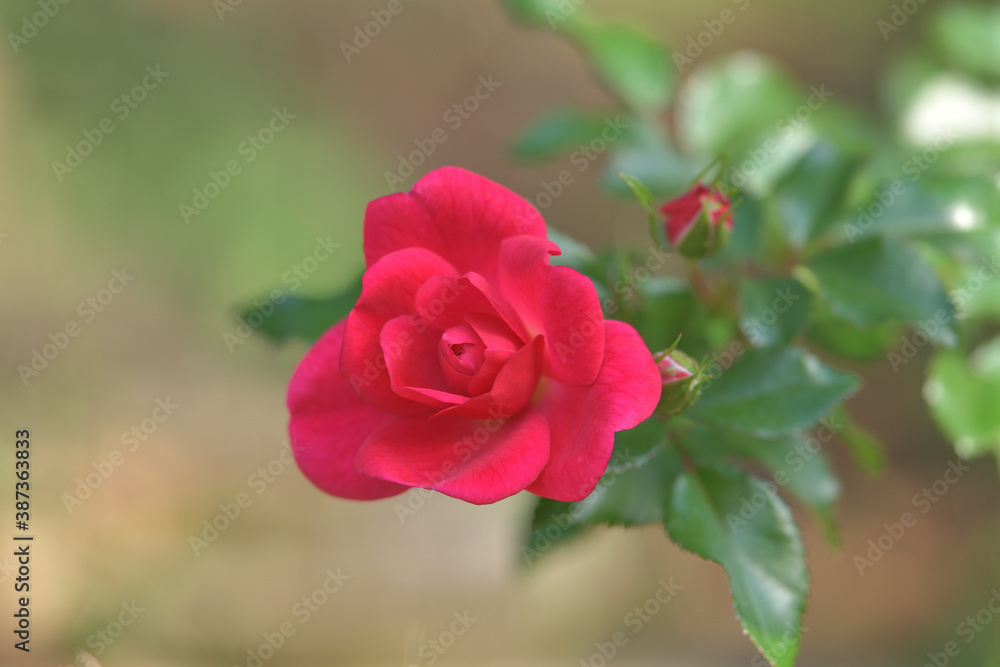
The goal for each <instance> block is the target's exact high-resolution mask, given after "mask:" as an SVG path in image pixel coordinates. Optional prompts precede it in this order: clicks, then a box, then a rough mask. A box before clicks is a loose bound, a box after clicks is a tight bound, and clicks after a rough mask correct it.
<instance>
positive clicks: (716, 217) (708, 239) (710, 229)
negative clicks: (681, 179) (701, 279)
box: [660, 183, 733, 259]
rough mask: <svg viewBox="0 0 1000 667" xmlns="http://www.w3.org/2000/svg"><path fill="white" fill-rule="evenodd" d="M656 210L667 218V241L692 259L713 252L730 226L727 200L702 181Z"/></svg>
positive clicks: (719, 245) (720, 244)
mask: <svg viewBox="0 0 1000 667" xmlns="http://www.w3.org/2000/svg"><path fill="white" fill-rule="evenodd" d="M660 213H662V214H663V215H664V216H666V219H667V240H669V241H670V244H671V245H672V246H674V247H675V248H677V249H678V250H679V251H680V252H681V254H682V255H684V256H685V257H689V258H692V259H697V258H699V257H704V256H706V255H710V254H712V253H714V252H715V251H717V250H718V249H719V248H721V247H722V246H723V245H724V244H725V242H726V240H727V239H728V236H729V232H731V231H732V229H733V212H732V207H731V206H730V203H729V199H727V198H726V195H725V194H723V193H722V192H721V191H720V190H711V189H709V188H708V187H707V186H706V185H704V184H702V183H699V184H698V185H696V186H694V187H693V188H691V189H690V190H688V191H687V192H685V193H684V194H683V195H681V196H680V197H677V198H676V199H672V200H670V201H668V202H667V203H666V204H664V205H663V206H662V207H660Z"/></svg>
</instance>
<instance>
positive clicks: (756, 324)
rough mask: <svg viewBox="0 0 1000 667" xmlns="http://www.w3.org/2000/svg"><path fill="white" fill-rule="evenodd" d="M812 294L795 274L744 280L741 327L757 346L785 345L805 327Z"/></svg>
mask: <svg viewBox="0 0 1000 667" xmlns="http://www.w3.org/2000/svg"><path fill="white" fill-rule="evenodd" d="M811 302H812V294H811V293H810V292H809V290H807V289H806V288H805V286H804V285H802V283H800V282H799V281H798V280H795V279H794V278H770V279H766V280H742V281H740V303H741V304H742V309H741V310H740V331H742V332H743V335H744V336H746V337H747V340H749V341H750V344H751V345H753V346H755V347H774V346H776V345H784V344H787V343H789V342H791V340H792V339H793V338H795V336H796V334H798V332H799V331H800V330H801V329H802V327H803V325H804V324H805V323H806V319H807V318H808V316H809V306H810V304H811Z"/></svg>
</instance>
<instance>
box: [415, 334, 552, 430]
mask: <svg viewBox="0 0 1000 667" xmlns="http://www.w3.org/2000/svg"><path fill="white" fill-rule="evenodd" d="M544 348H545V341H544V340H543V338H542V337H541V336H536V337H535V338H534V340H532V341H531V342H530V343H528V344H527V345H525V346H524V347H522V348H521V349H520V350H519V351H518V352H516V353H515V354H514V356H512V357H511V358H510V359H509V360H508V361H507V363H506V364H504V365H503V368H501V369H500V371H499V372H498V373H497V376H496V380H495V381H494V382H493V388H492V389H490V390H489V392H487V393H485V394H482V395H480V396H476V397H475V398H470V399H469V400H468V401H465V402H464V403H461V404H459V405H455V406H452V407H450V408H445V409H444V410H442V411H441V412H439V413H437V415H435V419H436V418H437V417H444V416H451V417H470V418H474V419H486V418H487V417H497V418H500V419H505V418H507V417H509V416H510V415H516V414H517V413H518V412H520V411H521V410H523V409H524V407H525V406H526V405H527V404H528V401H530V400H531V396H532V394H534V393H535V388H536V387H537V386H538V380H539V378H541V376H542V355H543V349H544Z"/></svg>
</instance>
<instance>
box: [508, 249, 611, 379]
mask: <svg viewBox="0 0 1000 667" xmlns="http://www.w3.org/2000/svg"><path fill="white" fill-rule="evenodd" d="M558 252H559V248H558V246H556V245H555V244H554V243H552V242H551V241H546V240H545V239H538V238H535V237H533V236H516V237H514V238H509V239H506V240H505V241H504V242H503V243H502V244H501V246H500V293H501V295H502V296H503V298H504V299H505V300H506V301H507V302H508V303H510V304H511V306H512V307H513V308H514V310H515V311H517V313H518V315H519V316H520V317H521V320H522V321H523V322H524V324H525V325H526V326H527V328H528V332H529V334H531V335H534V334H544V336H545V345H546V352H545V361H546V366H545V374H546V375H548V376H550V377H552V378H553V379H555V380H557V381H559V382H565V383H567V384H579V385H589V384H591V383H592V382H593V381H594V378H596V377H597V372H598V371H599V370H600V368H601V360H602V359H603V357H604V326H603V322H604V314H603V313H602V312H601V302H600V300H599V298H598V296H597V290H596V289H595V288H594V284H593V283H592V282H590V279H589V278H587V277H586V276H584V275H583V274H582V273H579V272H578V271H575V270H573V269H571V268H569V267H566V266H551V265H549V263H548V256H549V255H550V254H558Z"/></svg>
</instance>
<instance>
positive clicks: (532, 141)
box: [512, 109, 615, 160]
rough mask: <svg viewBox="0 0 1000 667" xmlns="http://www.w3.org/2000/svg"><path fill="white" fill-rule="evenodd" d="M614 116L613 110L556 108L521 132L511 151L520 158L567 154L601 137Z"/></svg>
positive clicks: (551, 156)
mask: <svg viewBox="0 0 1000 667" xmlns="http://www.w3.org/2000/svg"><path fill="white" fill-rule="evenodd" d="M614 118H615V114H614V113H610V114H595V113H588V112H584V111H577V110H574V109H555V110H552V111H549V112H548V113H546V114H545V115H543V116H542V117H541V118H539V119H538V120H537V121H535V123H534V124H533V125H531V126H530V127H529V128H528V129H527V130H525V131H524V132H522V133H521V135H520V136H519V137H518V138H517V139H516V140H515V141H514V145H513V147H512V152H513V154H514V157H517V158H520V159H523V160H548V159H550V158H554V157H559V156H560V155H563V154H569V153H572V152H573V151H575V150H577V149H579V148H580V147H581V146H584V145H587V144H589V143H590V142H591V141H593V140H594V139H596V138H597V137H600V136H601V133H602V132H603V131H604V130H605V128H607V127H609V125H611V124H612V121H613V120H614Z"/></svg>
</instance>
